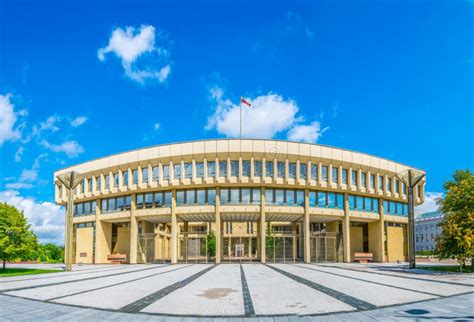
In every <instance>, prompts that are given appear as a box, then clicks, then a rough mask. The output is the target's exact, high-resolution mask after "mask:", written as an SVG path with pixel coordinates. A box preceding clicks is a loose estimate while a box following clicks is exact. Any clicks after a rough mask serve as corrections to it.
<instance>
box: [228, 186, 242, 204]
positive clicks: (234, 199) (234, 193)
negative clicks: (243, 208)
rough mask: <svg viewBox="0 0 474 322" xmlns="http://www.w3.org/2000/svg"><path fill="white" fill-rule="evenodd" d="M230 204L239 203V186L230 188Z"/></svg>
mask: <svg viewBox="0 0 474 322" xmlns="http://www.w3.org/2000/svg"><path fill="white" fill-rule="evenodd" d="M229 202H230V203H231V204H239V203H240V191H239V188H232V189H230V200H229Z"/></svg>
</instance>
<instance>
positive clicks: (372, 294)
mask: <svg viewBox="0 0 474 322" xmlns="http://www.w3.org/2000/svg"><path fill="white" fill-rule="evenodd" d="M271 266H274V267H277V268H278V269H281V270H283V271H286V272H288V273H291V274H294V275H297V276H299V277H302V278H304V279H307V280H309V281H312V282H315V283H317V284H320V285H323V286H325V287H327V288H330V289H334V290H336V291H338V292H341V293H344V294H347V295H349V296H352V297H355V298H358V299H361V300H363V301H365V302H368V303H371V304H373V305H376V306H386V305H394V304H402V303H407V302H415V301H421V300H427V299H432V298H435V296H432V295H427V294H422V293H417V292H413V291H407V290H401V289H398V288H396V287H389V286H382V285H376V284H368V283H366V282H363V281H359V280H355V279H352V278H349V277H340V276H334V275H330V274H327V273H322V272H318V271H314V270H308V269H305V268H302V267H298V266H294V265H286V264H272V265H271Z"/></svg>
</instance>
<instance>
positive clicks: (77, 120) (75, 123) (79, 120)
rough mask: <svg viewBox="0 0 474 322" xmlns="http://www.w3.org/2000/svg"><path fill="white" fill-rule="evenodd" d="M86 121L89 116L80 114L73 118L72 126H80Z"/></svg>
mask: <svg viewBox="0 0 474 322" xmlns="http://www.w3.org/2000/svg"><path fill="white" fill-rule="evenodd" d="M86 121H87V117H85V116H78V117H76V118H75V119H73V120H72V121H71V126H72V127H79V126H81V125H82V124H84V123H86Z"/></svg>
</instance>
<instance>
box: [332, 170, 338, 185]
mask: <svg viewBox="0 0 474 322" xmlns="http://www.w3.org/2000/svg"><path fill="white" fill-rule="evenodd" d="M332 182H333V183H338V182H339V169H338V168H337V167H333V168H332Z"/></svg>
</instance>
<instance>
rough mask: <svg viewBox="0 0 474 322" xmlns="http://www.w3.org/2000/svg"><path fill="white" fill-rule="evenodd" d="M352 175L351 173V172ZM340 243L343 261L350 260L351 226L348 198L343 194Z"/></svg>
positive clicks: (347, 261)
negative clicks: (342, 248) (342, 250)
mask: <svg viewBox="0 0 474 322" xmlns="http://www.w3.org/2000/svg"><path fill="white" fill-rule="evenodd" d="M351 175H352V174H351ZM342 244H343V247H344V263H349V262H350V261H351V226H350V219H349V198H348V195H347V193H345V194H344V219H343V220H342Z"/></svg>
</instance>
